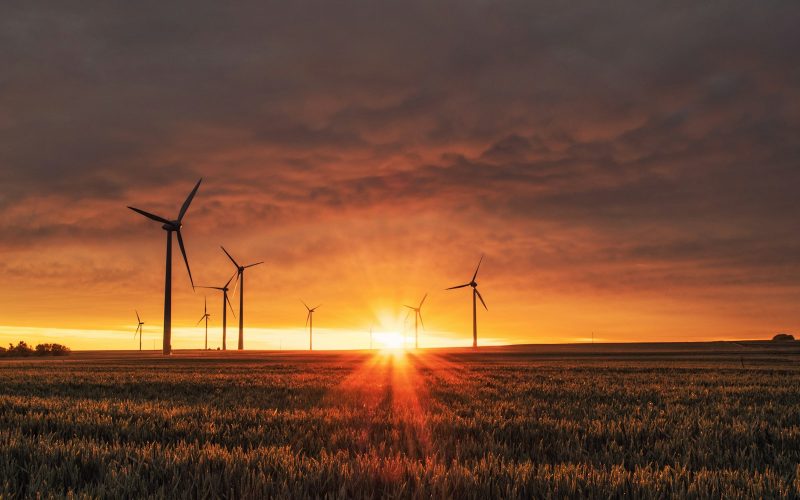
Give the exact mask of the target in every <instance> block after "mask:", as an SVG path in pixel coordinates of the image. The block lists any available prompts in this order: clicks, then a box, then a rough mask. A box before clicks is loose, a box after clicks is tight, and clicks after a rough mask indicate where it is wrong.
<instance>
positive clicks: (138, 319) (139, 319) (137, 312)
mask: <svg viewBox="0 0 800 500" xmlns="http://www.w3.org/2000/svg"><path fill="white" fill-rule="evenodd" d="M134 311H136V309H134ZM136 321H138V322H139V323H141V322H142V318H140V317H139V311H136Z"/></svg>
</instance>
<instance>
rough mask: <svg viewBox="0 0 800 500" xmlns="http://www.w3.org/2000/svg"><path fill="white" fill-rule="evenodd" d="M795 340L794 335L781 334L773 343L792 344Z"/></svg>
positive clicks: (775, 337) (776, 336)
mask: <svg viewBox="0 0 800 500" xmlns="http://www.w3.org/2000/svg"><path fill="white" fill-rule="evenodd" d="M793 340H794V335H792V334H790V333H779V334H777V335H775V336H774V337H772V341H773V342H791V341H793Z"/></svg>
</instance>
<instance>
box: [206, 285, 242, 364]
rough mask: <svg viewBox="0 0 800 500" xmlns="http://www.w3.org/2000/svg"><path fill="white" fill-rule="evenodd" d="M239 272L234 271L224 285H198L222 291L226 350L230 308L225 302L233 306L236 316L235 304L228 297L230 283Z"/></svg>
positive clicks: (223, 343)
mask: <svg viewBox="0 0 800 500" xmlns="http://www.w3.org/2000/svg"><path fill="white" fill-rule="evenodd" d="M236 274H237V273H233V276H231V277H230V279H229V280H228V282H227V283H225V284H224V285H223V286H198V288H208V289H210V290H219V291H220V292H222V350H223V351H224V350H226V340H227V337H228V310H227V309H226V308H225V303H226V302H227V303H228V307H230V308H231V314H233V317H234V318H235V317H236V313H234V312H233V305H232V304H231V300H230V299H229V298H228V285H230V284H231V280H233V278H234V277H235V276H236Z"/></svg>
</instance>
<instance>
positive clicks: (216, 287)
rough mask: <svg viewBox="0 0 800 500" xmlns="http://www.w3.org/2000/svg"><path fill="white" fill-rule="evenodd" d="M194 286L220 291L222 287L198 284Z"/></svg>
mask: <svg viewBox="0 0 800 500" xmlns="http://www.w3.org/2000/svg"><path fill="white" fill-rule="evenodd" d="M195 288H207V289H209V290H220V291H222V287H220V286H200V285H197V286H195Z"/></svg>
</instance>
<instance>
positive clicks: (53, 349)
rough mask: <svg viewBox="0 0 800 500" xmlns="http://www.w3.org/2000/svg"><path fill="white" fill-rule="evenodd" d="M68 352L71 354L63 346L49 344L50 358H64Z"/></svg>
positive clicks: (69, 350)
mask: <svg viewBox="0 0 800 500" xmlns="http://www.w3.org/2000/svg"><path fill="white" fill-rule="evenodd" d="M70 352H72V350H71V349H70V348H69V347H67V346H65V345H61V344H51V345H50V355H51V356H66V355H68V354H69V353H70Z"/></svg>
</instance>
